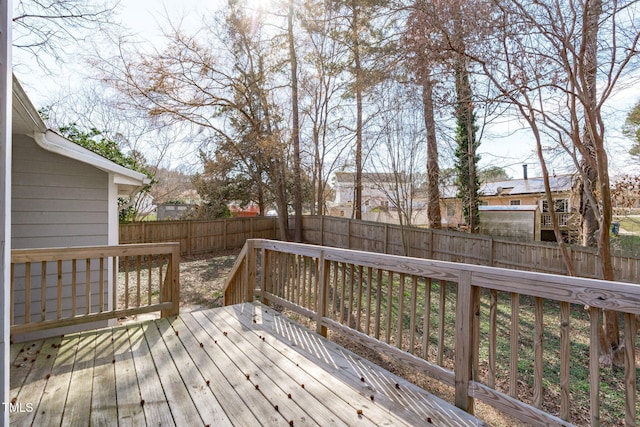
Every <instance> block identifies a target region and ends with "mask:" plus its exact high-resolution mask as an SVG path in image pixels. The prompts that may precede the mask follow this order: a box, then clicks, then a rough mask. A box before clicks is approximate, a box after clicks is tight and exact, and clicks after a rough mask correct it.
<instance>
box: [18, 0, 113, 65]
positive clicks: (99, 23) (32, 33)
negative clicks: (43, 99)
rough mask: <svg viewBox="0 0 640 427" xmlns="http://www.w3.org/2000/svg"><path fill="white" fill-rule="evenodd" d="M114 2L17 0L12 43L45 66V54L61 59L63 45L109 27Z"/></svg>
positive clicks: (110, 26) (110, 25) (111, 24)
mask: <svg viewBox="0 0 640 427" xmlns="http://www.w3.org/2000/svg"><path fill="white" fill-rule="evenodd" d="M117 5H118V1H117V0H97V1H86V0H18V1H16V2H15V5H14V15H13V24H14V40H13V45H14V47H16V48H17V49H21V50H24V51H27V52H29V53H30V54H31V56H32V57H33V58H34V59H35V60H36V61H37V63H38V65H39V66H40V67H42V68H44V69H47V65H46V63H45V58H46V57H50V58H53V59H55V60H57V61H63V60H64V57H63V52H64V51H65V47H66V46H68V45H70V44H72V43H79V42H81V41H87V40H88V39H91V38H94V37H95V36H96V35H98V34H101V33H103V32H105V31H110V30H112V29H113V28H114V27H115V26H116V23H115V20H114V12H115V9H116V7H117Z"/></svg>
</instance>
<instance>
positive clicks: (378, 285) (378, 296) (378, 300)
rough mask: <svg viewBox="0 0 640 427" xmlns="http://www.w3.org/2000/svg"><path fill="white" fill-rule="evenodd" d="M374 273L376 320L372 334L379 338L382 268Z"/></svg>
mask: <svg viewBox="0 0 640 427" xmlns="http://www.w3.org/2000/svg"><path fill="white" fill-rule="evenodd" d="M377 270H378V272H377V273H378V274H377V275H376V317H375V319H376V322H375V331H374V335H375V337H376V339H377V340H379V339H380V318H381V317H382V313H381V311H382V269H380V268H378V269H377Z"/></svg>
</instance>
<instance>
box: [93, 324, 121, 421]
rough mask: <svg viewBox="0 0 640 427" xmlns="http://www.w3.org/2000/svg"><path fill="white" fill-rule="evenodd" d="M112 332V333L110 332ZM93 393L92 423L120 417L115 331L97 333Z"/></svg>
mask: <svg viewBox="0 0 640 427" xmlns="http://www.w3.org/2000/svg"><path fill="white" fill-rule="evenodd" d="M109 332H111V333H109ZM95 352H96V353H95V361H94V368H93V388H92V395H91V425H108V424H109V421H110V420H115V419H117V418H118V407H117V402H116V401H115V400H114V399H113V397H112V396H115V395H116V373H115V363H114V362H113V361H114V355H113V331H105V332H104V333H99V334H97V335H96V350H95Z"/></svg>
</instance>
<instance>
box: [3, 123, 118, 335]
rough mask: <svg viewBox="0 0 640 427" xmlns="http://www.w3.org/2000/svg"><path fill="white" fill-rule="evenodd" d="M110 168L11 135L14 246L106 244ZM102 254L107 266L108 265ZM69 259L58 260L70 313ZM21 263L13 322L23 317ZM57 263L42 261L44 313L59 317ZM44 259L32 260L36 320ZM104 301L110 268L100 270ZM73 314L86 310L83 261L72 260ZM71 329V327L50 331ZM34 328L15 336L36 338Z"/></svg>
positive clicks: (94, 289) (95, 286) (95, 295)
mask: <svg viewBox="0 0 640 427" xmlns="http://www.w3.org/2000/svg"><path fill="white" fill-rule="evenodd" d="M109 185H110V184H109V174H108V173H106V172H103V171H101V170H99V169H96V168H95V167H93V166H91V165H88V164H86V163H83V162H80V161H77V160H74V159H70V158H67V157H63V156H60V155H57V154H55V153H51V152H49V151H45V150H43V149H42V148H40V147H39V146H38V145H37V144H36V143H35V141H34V140H33V139H32V138H30V137H28V136H24V135H14V140H13V173H12V191H13V194H12V210H11V212H12V226H11V232H12V233H11V234H12V235H11V239H12V240H11V241H12V248H13V249H23V248H52V247H70V246H95V245H106V244H108V222H109V218H108V208H109V206H108V205H109V202H108V198H109ZM106 262H108V261H107V260H105V267H106ZM72 268H73V267H72V264H71V262H70V261H69V262H64V263H63V265H62V272H61V273H62V276H61V277H62V283H63V284H64V286H63V289H62V296H63V300H62V307H61V309H62V315H63V316H64V315H65V314H70V313H71V307H72V289H71V283H72ZM98 268H99V260H92V262H91V266H90V270H91V272H90V277H91V280H90V282H91V285H90V287H91V301H90V304H91V306H92V307H93V309H94V310H95V309H98V307H99V303H100V298H99V276H100V274H99V272H98V271H97V270H98ZM25 269H26V265H25V264H22V265H16V266H15V267H14V301H15V303H16V304H15V306H14V312H13V320H14V323H22V322H24V320H25V304H24V302H25V276H26V275H25ZM57 269H58V265H57V263H56V262H49V263H47V265H46V271H47V274H46V288H45V292H46V311H45V314H44V316H45V318H46V319H47V320H49V319H55V318H56V317H57V302H56V301H57V295H58V290H57V283H58V271H57ZM41 271H42V265H41V263H33V264H32V265H31V300H32V302H31V310H30V311H31V319H32V320H40V319H41V318H42V311H41V307H42V304H41V299H40V295H41V291H42V287H41V283H42V273H41ZM103 279H104V284H105V294H104V300H103V301H104V303H105V305H106V304H107V301H108V298H107V290H106V288H107V283H108V273H107V271H106V269H105V271H104V277H103ZM75 282H76V298H75V305H76V314H84V313H85V312H86V306H87V304H86V263H85V262H84V260H82V261H79V262H77V265H76V279H75ZM62 332H69V329H65V330H64V331H63V330H58V331H48V333H47V335H51V334H53V333H62ZM34 337H35V336H34V334H28V335H27V336H25V337H14V339H15V340H21V338H22V339H26V338H34Z"/></svg>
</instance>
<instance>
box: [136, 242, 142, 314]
mask: <svg viewBox="0 0 640 427" xmlns="http://www.w3.org/2000/svg"><path fill="white" fill-rule="evenodd" d="M141 274H142V256H141V255H138V256H137V257H136V307H140V304H141V303H142V279H141Z"/></svg>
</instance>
